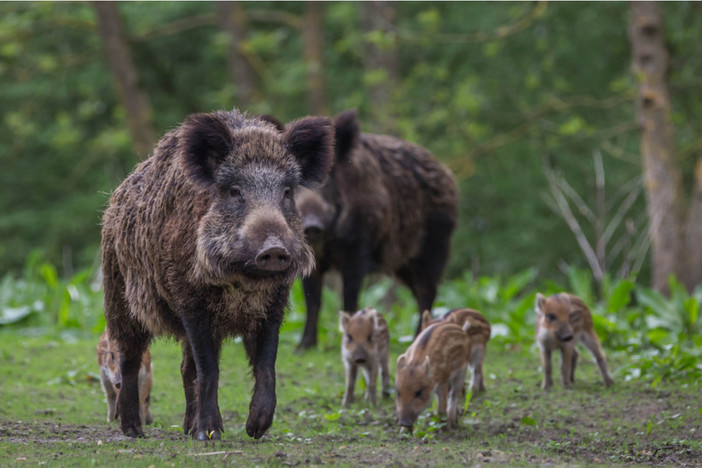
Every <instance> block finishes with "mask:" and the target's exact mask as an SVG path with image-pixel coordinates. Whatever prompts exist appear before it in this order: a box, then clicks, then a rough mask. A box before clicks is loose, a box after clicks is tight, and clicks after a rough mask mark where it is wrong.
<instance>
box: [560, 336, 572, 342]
mask: <svg viewBox="0 0 702 468" xmlns="http://www.w3.org/2000/svg"><path fill="white" fill-rule="evenodd" d="M572 339H573V335H565V336H562V337H561V341H570V340H572Z"/></svg>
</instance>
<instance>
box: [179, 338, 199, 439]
mask: <svg viewBox="0 0 702 468" xmlns="http://www.w3.org/2000/svg"><path fill="white" fill-rule="evenodd" d="M182 349H183V362H182V363H181V365H180V375H181V377H182V378H183V390H184V392H185V419H184V421H183V431H184V432H185V434H186V435H187V434H191V433H193V434H194V430H195V429H196V427H195V421H196V420H197V368H196V367H195V361H194V360H193V354H192V352H191V351H190V343H188V341H187V340H184V341H183V346H182Z"/></svg>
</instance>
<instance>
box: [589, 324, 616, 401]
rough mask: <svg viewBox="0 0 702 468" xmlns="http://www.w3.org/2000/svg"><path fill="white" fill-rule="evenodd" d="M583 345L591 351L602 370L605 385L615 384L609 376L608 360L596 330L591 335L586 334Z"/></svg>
mask: <svg viewBox="0 0 702 468" xmlns="http://www.w3.org/2000/svg"><path fill="white" fill-rule="evenodd" d="M582 340H583V344H584V345H585V346H586V347H587V349H589V350H590V352H591V353H592V355H593V357H594V358H595V360H596V361H597V365H598V366H599V368H600V373H601V374H602V378H603V379H604V382H605V385H606V386H607V387H609V386H610V385H612V384H613V383H614V381H613V380H612V377H611V376H610V375H609V370H608V369H607V360H606V359H605V356H604V353H603V352H602V347H601V346H600V340H599V339H598V338H597V335H595V332H594V330H593V331H592V332H590V333H584V334H583V337H582Z"/></svg>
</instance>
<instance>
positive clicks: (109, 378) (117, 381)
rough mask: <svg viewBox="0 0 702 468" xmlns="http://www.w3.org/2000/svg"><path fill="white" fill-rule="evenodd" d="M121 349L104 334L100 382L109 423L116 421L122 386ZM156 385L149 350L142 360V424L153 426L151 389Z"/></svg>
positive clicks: (101, 350)
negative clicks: (105, 400) (117, 403)
mask: <svg viewBox="0 0 702 468" xmlns="http://www.w3.org/2000/svg"><path fill="white" fill-rule="evenodd" d="M119 357H120V356H119V349H118V348H117V344H116V343H115V342H114V341H112V340H111V339H110V338H109V336H108V334H107V330H105V331H104V332H103V333H102V336H101V337H100V342H99V343H98V346H97V360H98V365H99V366H100V381H101V382H102V387H103V389H104V390H105V397H106V398H107V422H112V421H114V420H115V418H116V417H117V416H119V415H118V414H116V413H115V406H116V402H117V396H118V395H119V389H120V388H121V386H122V371H121V370H120V364H119ZM153 383H154V372H153V369H152V367H151V351H149V350H148V349H147V350H146V352H145V353H144V355H143V356H142V358H141V367H140V369H139V417H140V419H141V423H142V424H151V422H152V421H153V418H152V417H151V411H150V410H149V404H150V402H151V387H152V386H153Z"/></svg>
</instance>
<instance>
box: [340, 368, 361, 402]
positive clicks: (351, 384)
mask: <svg viewBox="0 0 702 468" xmlns="http://www.w3.org/2000/svg"><path fill="white" fill-rule="evenodd" d="M344 367H345V368H346V390H345V391H344V399H343V401H342V402H341V404H342V405H344V406H345V407H348V406H349V405H350V404H351V403H353V391H354V388H355V387H356V376H357V372H358V366H356V365H355V364H352V363H349V362H346V361H344Z"/></svg>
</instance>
